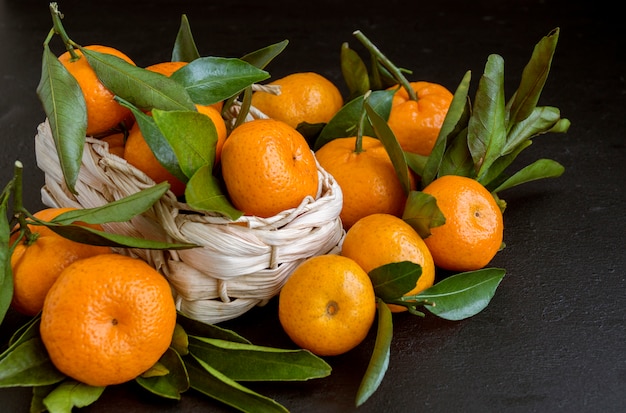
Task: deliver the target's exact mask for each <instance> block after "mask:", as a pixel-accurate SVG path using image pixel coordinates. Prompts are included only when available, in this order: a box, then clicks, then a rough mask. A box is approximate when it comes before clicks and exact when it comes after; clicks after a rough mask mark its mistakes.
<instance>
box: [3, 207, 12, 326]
mask: <svg viewBox="0 0 626 413" xmlns="http://www.w3.org/2000/svg"><path fill="white" fill-rule="evenodd" d="M10 238H11V228H9V221H8V220H7V203H6V199H5V200H3V202H2V203H0V324H2V321H4V316H5V315H6V313H7V311H8V310H9V307H10V306H11V300H12V299H13V271H12V269H11V253H12V250H11V248H10V247H9V241H10Z"/></svg>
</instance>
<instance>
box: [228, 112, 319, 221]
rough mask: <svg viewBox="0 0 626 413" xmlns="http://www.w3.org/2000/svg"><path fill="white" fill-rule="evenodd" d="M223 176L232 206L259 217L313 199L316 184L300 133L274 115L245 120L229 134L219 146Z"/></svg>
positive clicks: (310, 155) (313, 167) (314, 167)
mask: <svg viewBox="0 0 626 413" xmlns="http://www.w3.org/2000/svg"><path fill="white" fill-rule="evenodd" d="M222 175H223V176H224V182H225V183H226V188H227V191H228V194H229V196H230V198H231V201H232V203H233V205H234V206H235V207H236V208H238V209H239V210H241V211H243V212H244V213H245V214H247V215H255V216H259V217H263V218H267V217H271V216H274V215H276V214H278V213H279V212H281V211H284V210H287V209H290V208H295V207H297V206H298V205H300V203H301V202H302V201H303V200H304V198H305V197H307V196H310V197H313V198H315V197H316V196H317V192H318V186H319V176H318V172H317V164H316V161H315V156H314V155H313V152H311V150H310V148H309V146H308V144H307V142H306V140H305V139H304V137H303V136H302V135H301V134H300V133H298V131H296V130H295V129H294V128H292V127H291V126H289V125H287V124H286V123H284V122H281V121H278V120H274V119H258V120H253V121H250V122H246V123H244V124H242V125H241V126H238V127H237V128H236V129H234V130H233V131H232V132H231V134H230V136H229V137H228V139H226V142H225V143H224V146H223V148H222Z"/></svg>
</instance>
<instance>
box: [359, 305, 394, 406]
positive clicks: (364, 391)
mask: <svg viewBox="0 0 626 413" xmlns="http://www.w3.org/2000/svg"><path fill="white" fill-rule="evenodd" d="M376 307H377V308H378V327H377V329H376V342H375V343H374V351H373V353H372V357H371V358H370V361H369V364H368V365H367V370H366V371H365V375H364V376H363V379H362V380H361V383H360V385H359V389H358V390H357V394H356V400H355V404H356V406H357V407H359V406H360V405H362V404H363V403H365V402H366V401H367V399H369V398H370V396H371V395H372V394H374V392H375V391H376V390H377V389H378V387H379V386H380V383H382V381H383V378H384V377H385V373H386V372H387V367H388V366H389V356H390V354H391V339H392V337H393V320H392V316H391V310H389V307H388V306H387V305H386V304H385V303H383V302H382V301H381V300H380V299H377V300H376Z"/></svg>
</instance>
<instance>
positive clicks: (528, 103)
mask: <svg viewBox="0 0 626 413" xmlns="http://www.w3.org/2000/svg"><path fill="white" fill-rule="evenodd" d="M559 32H560V30H559V28H556V29H554V30H552V31H551V32H550V33H549V34H548V35H547V36H545V37H544V38H543V39H541V40H540V41H539V43H537V45H535V48H534V50H533V53H532V56H531V58H530V60H529V61H528V64H527V65H526V66H525V67H524V70H523V71H522V79H521V81H520V85H519V87H518V88H517V90H516V91H515V93H514V95H513V98H512V99H511V101H509V102H508V104H507V107H508V110H509V125H515V124H516V123H518V122H521V121H523V120H524V119H526V118H527V117H528V116H530V115H531V113H533V111H534V110H535V107H536V106H537V102H538V101H539V97H540V96H541V92H542V90H543V87H544V85H545V83H546V80H547V78H548V74H549V73H550V66H551V65H552V58H553V57H554V51H555V49H556V44H557V42H558V40H559Z"/></svg>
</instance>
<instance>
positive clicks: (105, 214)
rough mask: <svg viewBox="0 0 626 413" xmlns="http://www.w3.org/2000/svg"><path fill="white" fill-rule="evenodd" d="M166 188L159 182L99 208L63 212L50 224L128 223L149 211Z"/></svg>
mask: <svg viewBox="0 0 626 413" xmlns="http://www.w3.org/2000/svg"><path fill="white" fill-rule="evenodd" d="M168 187H169V184H168V183H167V182H161V183H159V184H156V185H154V186H151V187H149V188H146V189H142V190H141V191H139V192H136V193H134V194H132V195H129V196H126V197H124V198H121V199H118V200H116V201H111V202H109V203H107V204H105V205H102V206H99V207H94V208H79V209H76V210H72V211H67V212H64V213H62V214H59V215H57V216H56V217H54V218H53V219H52V220H51V221H50V222H52V223H54V224H60V225H67V224H72V223H74V222H76V221H81V222H86V223H89V224H104V223H107V222H126V221H130V220H131V219H132V218H134V217H135V216H137V215H139V214H142V213H144V212H146V211H147V210H148V209H150V207H152V205H154V203H155V202H157V201H158V200H159V199H161V197H162V196H163V195H164V194H165V192H167V189H168Z"/></svg>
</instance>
